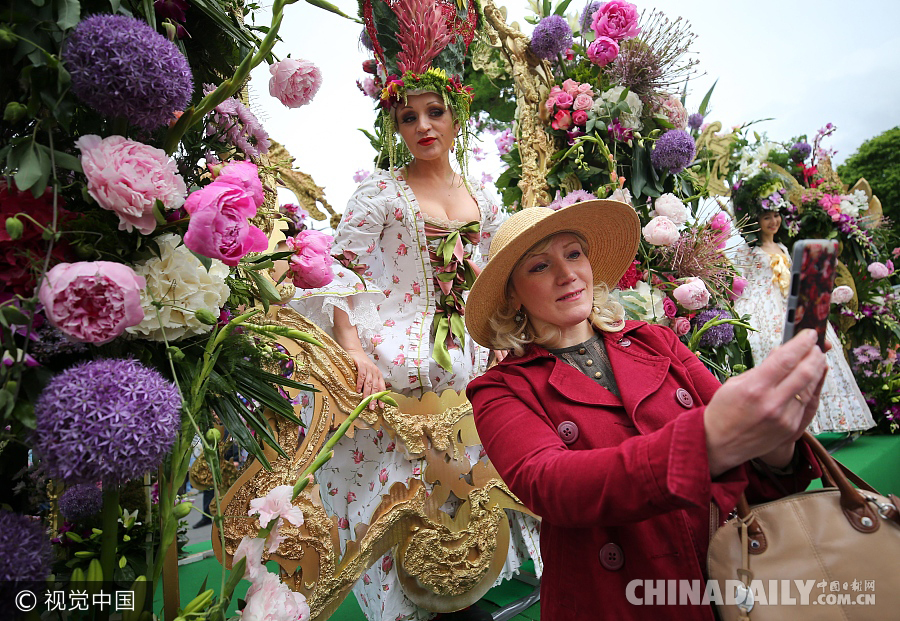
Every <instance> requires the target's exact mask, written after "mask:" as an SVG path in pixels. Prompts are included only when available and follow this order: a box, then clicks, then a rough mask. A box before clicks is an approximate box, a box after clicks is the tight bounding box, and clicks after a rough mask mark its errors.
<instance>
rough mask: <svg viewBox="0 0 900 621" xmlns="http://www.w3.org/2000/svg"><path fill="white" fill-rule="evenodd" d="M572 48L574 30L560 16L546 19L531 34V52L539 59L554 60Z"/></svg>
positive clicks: (551, 16)
mask: <svg viewBox="0 0 900 621" xmlns="http://www.w3.org/2000/svg"><path fill="white" fill-rule="evenodd" d="M570 47H572V29H571V28H570V27H569V23H568V22H567V21H566V20H565V19H563V18H562V17H560V16H559V15H550V16H549V17H545V18H544V19H542V20H541V21H540V22H538V25H537V26H535V27H534V32H533V33H531V51H532V52H534V55H535V56H537V57H538V58H544V59H546V60H553V59H555V58H556V57H557V56H558V55H559V54H562V53H563V52H565V51H566V50H568V49H569V48H570Z"/></svg>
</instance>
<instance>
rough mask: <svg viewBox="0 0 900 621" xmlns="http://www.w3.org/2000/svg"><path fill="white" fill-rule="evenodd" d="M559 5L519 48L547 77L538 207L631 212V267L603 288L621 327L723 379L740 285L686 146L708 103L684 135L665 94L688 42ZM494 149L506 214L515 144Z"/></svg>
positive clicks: (739, 325)
mask: <svg viewBox="0 0 900 621" xmlns="http://www.w3.org/2000/svg"><path fill="white" fill-rule="evenodd" d="M567 6H568V3H566V2H563V3H560V4H559V5H558V6H557V8H556V9H554V10H553V11H552V12H551V10H550V7H549V5H543V6H540V5H539V4H538V3H531V7H532V9H533V10H534V12H535V17H534V18H530V21H531V22H532V23H534V24H535V29H534V32H533V34H532V39H531V50H532V51H533V52H534V54H535V55H536V56H538V57H540V58H543V59H547V60H548V61H549V63H550V66H551V68H552V71H553V75H552V78H553V82H552V83H551V84H550V85H549V91H548V92H547V93H546V95H545V99H544V101H543V106H542V108H541V110H540V118H541V120H543V121H544V123H545V125H544V128H545V130H546V131H547V133H548V134H549V136H550V137H551V138H552V140H553V143H554V145H555V147H556V149H557V150H556V152H555V153H554V154H553V155H552V157H551V158H550V161H551V164H550V169H549V173H548V174H547V182H548V185H549V189H550V192H551V197H552V202H551V203H550V207H553V208H564V207H565V206H567V205H570V204H573V203H575V202H577V201H582V200H589V199H592V198H612V199H614V200H620V201H623V202H626V203H628V204H631V205H633V206H634V208H635V210H636V211H637V213H638V214H639V216H640V218H641V224H642V242H641V246H640V250H639V254H638V257H639V258H638V259H637V260H636V261H635V263H634V265H632V267H631V268H630V269H629V270H628V272H627V273H626V274H625V276H624V277H623V278H622V280H621V281H620V282H619V283H609V284H610V285H617V287H616V289H617V290H618V291H617V293H616V295H618V296H619V299H620V301H621V302H622V304H623V305H624V307H625V310H626V314H627V316H628V317H629V318H631V319H640V320H645V321H651V322H654V323H660V324H663V325H667V326H669V327H670V328H672V330H673V331H674V332H675V333H676V334H677V335H678V336H679V337H681V338H682V340H683V341H684V342H685V343H686V344H688V345H689V346H690V347H691V348H693V349H694V350H695V351H697V352H698V354H699V355H700V357H701V359H702V360H703V361H704V362H705V363H706V364H707V365H708V366H709V368H710V369H712V370H713V371H714V372H715V373H716V374H717V375H718V376H719V377H721V378H722V379H725V378H726V377H728V376H730V375H732V374H734V373H736V372H739V371H741V370H743V369H744V368H745V367H746V365H747V363H748V361H749V349H748V347H747V344H746V329H747V326H746V324H745V323H743V322H742V321H741V318H740V317H737V316H735V314H734V311H733V308H732V304H731V302H732V300H733V299H734V298H735V297H736V295H737V294H739V293H740V291H741V290H742V288H743V286H744V284H745V283H744V281H743V279H741V278H740V277H739V275H738V273H737V271H736V270H735V268H734V267H733V266H732V264H731V263H730V261H729V260H728V258H727V257H726V255H725V253H724V250H725V246H726V241H727V239H728V236H729V234H730V230H731V224H730V219H729V218H728V217H727V215H726V214H724V213H721V212H718V213H716V212H710V211H709V210H707V209H701V207H700V205H701V199H702V198H704V197H705V196H706V189H705V186H704V185H703V184H702V182H701V181H700V178H701V175H700V173H701V172H702V171H703V170H705V168H706V166H707V163H706V159H707V157H706V154H705V153H704V152H701V153H698V152H697V146H696V143H695V137H696V136H697V133H696V129H697V128H699V126H700V124H701V123H702V119H703V116H704V115H705V114H706V107H707V105H708V102H709V98H710V96H711V93H707V94H706V96H705V97H704V99H703V101H702V102H701V105H700V106H699V108H698V111H697V112H694V119H693V125H691V115H689V114H688V111H687V109H686V108H685V105H684V100H683V98H682V97H679V96H678V95H676V94H675V93H678V92H681V91H683V90H684V86H685V82H686V78H687V77H688V76H689V75H690V74H691V71H692V69H691V68H692V67H693V65H694V64H695V61H694V60H693V59H691V58H690V57H689V56H688V54H687V52H688V50H689V47H690V45H691V42H692V41H693V35H692V34H691V33H690V31H689V28H688V25H687V24H686V23H685V22H684V21H683V20H681V19H680V18H677V19H675V20H674V21H672V20H669V19H668V18H667V17H665V16H664V15H663V14H662V13H660V12H658V11H643V12H642V11H641V10H640V9H639V8H638V7H637V6H636V5H634V4H631V3H629V2H624V1H621V0H613V1H610V2H592V3H588V5H587V6H586V7H585V9H584V11H583V12H582V13H581V14H580V15H577V16H574V17H571V18H568V19H566V16H565V14H564V13H565V10H566V7H567ZM514 130H515V127H513V128H512V129H511V130H507V131H510V135H514ZM692 132H693V133H692ZM507 145H508V146H507ZM504 146H505V148H506V149H507V150H508V151H507V152H506V153H505V154H503V155H502V157H501V159H502V160H503V161H504V162H505V163H506V164H507V166H508V168H507V170H506V171H505V172H504V173H503V174H502V175H501V176H500V177H499V179H498V180H497V182H496V185H497V188H498V190H499V191H500V193H501V195H502V197H503V202H504V203H505V204H506V205H508V206H510V207H509V208H510V209H516V208H519V207H520V205H521V198H522V192H521V190H520V189H519V187H518V182H519V179H520V174H521V169H520V156H519V152H518V144H517V143H512V144H509V143H504Z"/></svg>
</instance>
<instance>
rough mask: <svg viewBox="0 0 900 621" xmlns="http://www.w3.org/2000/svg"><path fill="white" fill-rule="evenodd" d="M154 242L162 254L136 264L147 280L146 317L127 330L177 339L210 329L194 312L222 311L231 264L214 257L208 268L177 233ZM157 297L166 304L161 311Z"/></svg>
mask: <svg viewBox="0 0 900 621" xmlns="http://www.w3.org/2000/svg"><path fill="white" fill-rule="evenodd" d="M155 241H156V243H157V244H159V250H160V256H159V257H156V256H154V257H152V258H150V259H147V260H146V261H141V262H140V263H138V264H137V265H135V266H133V267H134V271H135V272H136V273H137V274H139V275H140V276H143V277H144V278H146V279H147V287H146V288H145V289H144V290H143V291H141V306H142V307H143V309H144V320H143V321H142V322H141V323H139V324H138V325H136V326H132V327H130V328H128V333H129V334H133V335H135V336H137V337H138V338H144V339H148V340H151V341H162V340H163V330H165V338H166V339H168V340H169V341H175V340H178V339H180V338H183V337H186V336H194V335H196V334H203V333H204V332H209V331H210V330H211V329H212V326H209V325H206V324H203V323H200V322H199V321H198V320H197V318H196V317H195V316H194V312H195V311H198V310H200V309H201V308H203V309H206V310H208V311H209V312H211V313H213V314H214V315H218V314H219V309H220V308H221V307H222V306H223V305H224V304H225V301H226V300H227V299H228V295H229V292H230V290H229V289H228V285H226V284H225V278H227V277H228V273H229V269H228V266H226V265H225V264H224V263H222V262H221V261H219V260H218V259H212V266H211V267H210V268H209V271H206V268H204V267H203V264H201V263H200V260H199V259H197V257H195V256H194V255H193V254H192V253H191V251H190V250H188V249H187V247H186V246H185V245H184V244H182V242H181V237H180V236H178V235H175V234H174V233H169V234H166V235H160V236H159V237H157V238H156V240H155ZM154 300H156V301H158V302H162V303H163V305H162V308H160V309H159V310H158V311H157V309H156V307H155V306H153V301H154Z"/></svg>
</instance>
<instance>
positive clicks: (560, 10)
mask: <svg viewBox="0 0 900 621" xmlns="http://www.w3.org/2000/svg"><path fill="white" fill-rule="evenodd" d="M571 3H572V0H563V1H562V2H560V3H559V6H558V7H556V10H555V11H553V14H554V15H565V13H566V9H568V8H569V5H570V4H571Z"/></svg>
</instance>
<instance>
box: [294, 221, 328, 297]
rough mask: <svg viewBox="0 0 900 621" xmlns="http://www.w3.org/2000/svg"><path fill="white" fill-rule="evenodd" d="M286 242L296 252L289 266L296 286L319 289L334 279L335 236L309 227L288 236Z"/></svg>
mask: <svg viewBox="0 0 900 621" xmlns="http://www.w3.org/2000/svg"><path fill="white" fill-rule="evenodd" d="M285 243H286V244H287V247H288V248H289V249H291V250H292V251H293V252H294V254H293V255H291V258H290V261H289V262H288V267H289V268H290V270H291V272H293V277H292V281H293V283H294V286H295V287H300V288H301V289H318V288H319V287H324V286H325V285H327V284H328V283H330V282H331V281H332V280H333V279H334V274H333V272H332V271H331V264H332V263H333V261H334V260H333V259H332V257H331V245H332V244H333V243H334V238H333V237H332V236H331V235H328V234H326V233H322V232H321V231H314V230H312V229H307V230H305V231H300V232H299V233H298V234H297V235H296V236H294V237H288V238H287V239H286V240H285Z"/></svg>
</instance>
